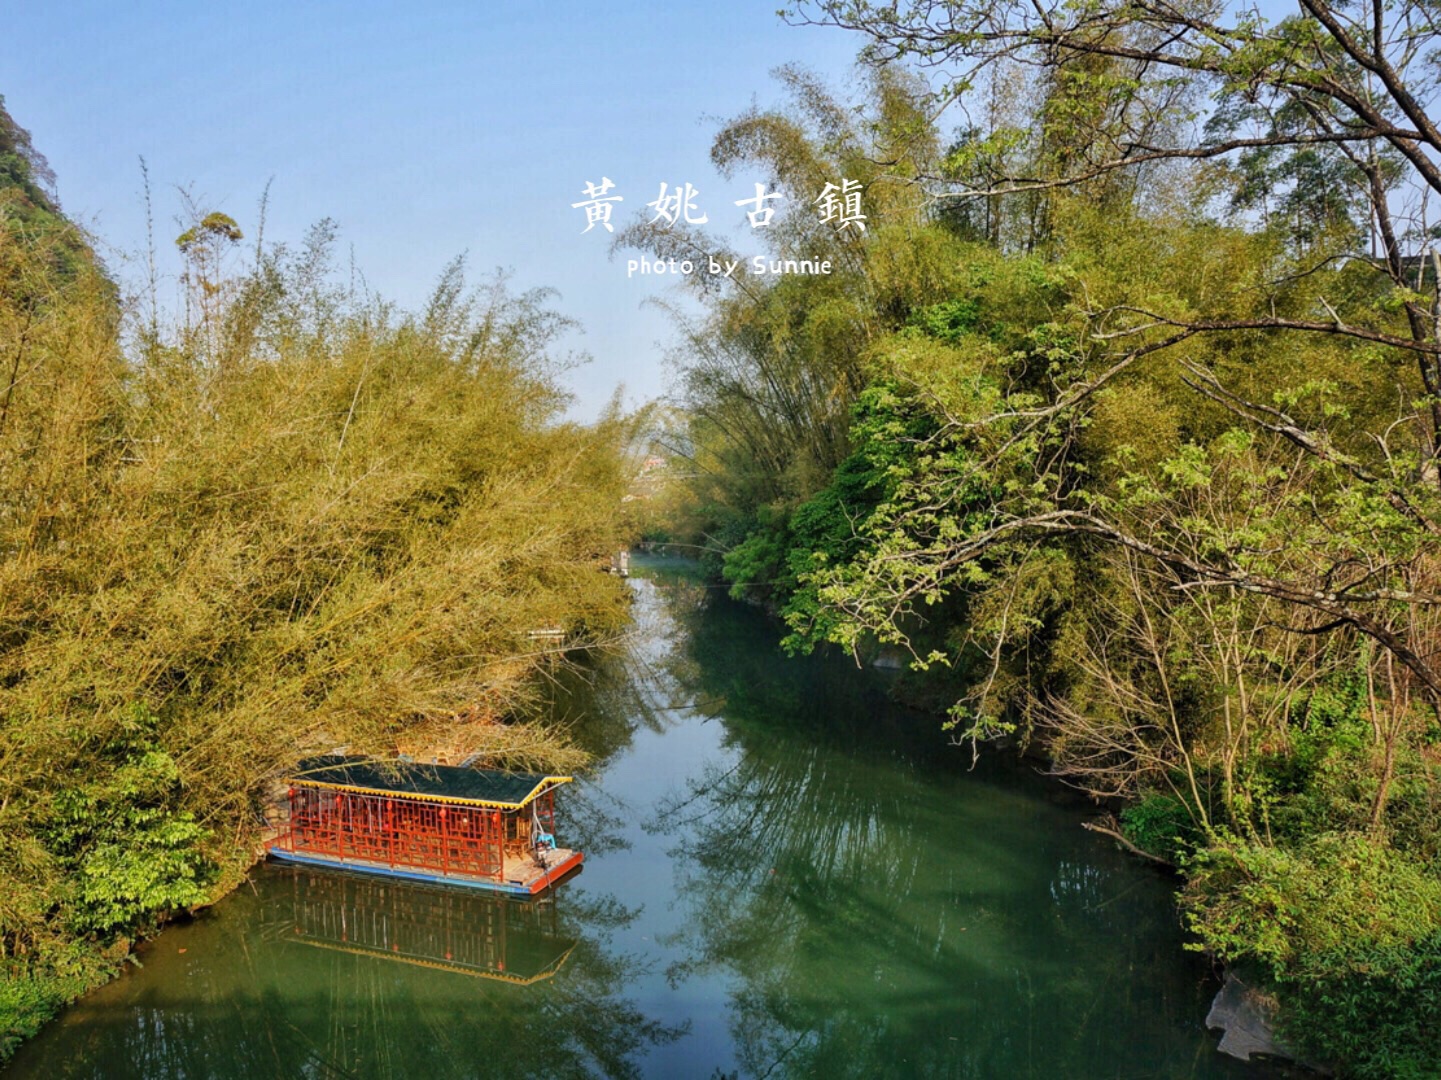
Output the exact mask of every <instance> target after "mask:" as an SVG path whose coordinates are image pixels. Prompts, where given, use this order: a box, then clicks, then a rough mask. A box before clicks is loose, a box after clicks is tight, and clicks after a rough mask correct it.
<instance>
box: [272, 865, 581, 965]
mask: <svg viewBox="0 0 1441 1080" xmlns="http://www.w3.org/2000/svg"><path fill="white" fill-rule="evenodd" d="M281 873H282V874H284V875H285V876H287V877H289V879H290V881H289V884H290V889H289V892H290V917H291V923H292V924H293V929H292V931H291V934H290V938H289V940H290V941H292V942H294V943H297V944H301V945H308V946H313V947H315V948H319V949H332V950H335V951H337V952H345V953H353V954H355V955H358V956H374V957H383V958H384V959H386V960H395V961H398V962H401V963H406V964H415V965H418V966H420V967H429V968H437V969H440V970H444V971H454V972H458V973H460V974H463V975H474V976H477V977H479V978H483V979H495V980H497V981H500V982H509V983H517V984H520V985H529V984H530V983H535V982H540V981H541V980H542V979H548V978H550V977H551V976H552V975H554V974H555V973H556V972H557V971H559V970H560V968H561V965H563V964H564V963H565V961H566V959H567V957H569V956H570V954H571V952H572V951H573V950H574V949H575V946H576V939H575V938H572V937H566V936H565V935H563V934H562V933H561V931H560V923H559V918H560V917H559V914H558V913H557V911H556V908H555V904H553V903H546V902H543V901H542V902H534V901H529V902H527V901H516V900H509V899H507V898H506V897H504V896H499V895H494V894H485V893H480V894H477V893H474V892H470V891H467V890H461V889H457V888H447V887H445V886H428V885H415V884H410V883H399V882H396V881H393V880H388V879H383V878H373V877H367V876H363V875H360V874H350V873H346V872H344V871H332V870H309V869H304V868H299V867H296V868H287V869H285V870H282V871H281Z"/></svg>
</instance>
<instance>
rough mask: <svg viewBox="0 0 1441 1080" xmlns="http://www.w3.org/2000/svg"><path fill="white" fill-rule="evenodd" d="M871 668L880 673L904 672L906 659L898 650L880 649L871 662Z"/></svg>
mask: <svg viewBox="0 0 1441 1080" xmlns="http://www.w3.org/2000/svg"><path fill="white" fill-rule="evenodd" d="M871 667H874V668H879V669H880V670H882V671H905V670H906V658H905V655H904V654H903V653H901V652H900V651H899V650H898V649H882V650H881V651H880V652H879V653H878V654H877V655H876V658H875V659H874V660H872V661H871Z"/></svg>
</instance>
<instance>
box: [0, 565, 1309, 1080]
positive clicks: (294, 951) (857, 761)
mask: <svg viewBox="0 0 1441 1080" xmlns="http://www.w3.org/2000/svg"><path fill="white" fill-rule="evenodd" d="M632 575H633V576H632V577H631V579H630V587H631V588H632V589H633V591H634V594H635V624H634V628H633V633H632V634H631V636H630V639H629V641H628V642H627V643H626V644H625V645H624V646H623V647H621V648H618V649H617V650H616V651H615V652H614V653H613V654H611V655H608V656H605V657H602V658H600V659H599V660H598V661H597V662H596V663H594V664H593V665H591V666H590V667H589V668H588V670H587V671H585V672H584V673H581V674H577V675H575V676H573V677H571V678H568V679H566V680H563V681H562V686H561V688H560V689H558V691H557V694H556V699H557V700H556V702H555V706H554V707H555V709H556V710H557V711H558V713H559V714H560V715H561V716H562V718H564V719H566V720H568V721H569V722H571V723H572V724H573V725H574V728H575V732H576V735H577V737H578V739H579V740H580V741H581V742H582V743H583V744H585V745H586V746H587V747H588V748H589V749H591V750H592V751H593V752H594V753H595V754H596V767H595V768H594V769H593V770H592V771H591V772H590V774H588V775H587V776H585V777H583V778H581V779H580V780H579V781H578V782H577V783H576V784H574V785H571V787H570V788H567V789H565V790H563V791H562V793H561V798H560V799H559V800H558V815H557V818H558V830H557V831H558V838H559V840H560V841H561V843H562V844H564V845H566V846H572V847H580V848H582V849H584V850H585V851H586V855H587V861H586V864H585V867H584V869H583V870H582V872H581V873H580V874H579V875H578V876H577V877H575V878H573V879H571V880H570V881H568V882H566V883H565V884H563V885H562V886H560V887H559V888H558V889H557V890H555V892H554V894H553V895H552V896H550V897H548V898H546V899H543V900H541V901H539V902H532V903H520V902H516V901H511V900H503V899H498V898H494V897H489V896H484V895H476V894H474V893H472V892H470V891H467V890H462V889H448V888H427V887H421V886H415V887H411V886H403V885H397V884H395V883H393V882H388V881H386V882H380V881H375V880H370V879H365V878H363V877H356V876H350V875H345V874H328V873H322V872H312V871H308V870H302V871H296V870H294V869H287V868H281V867H277V866H271V865H264V866H260V867H257V868H256V869H255V871H254V872H253V873H252V875H251V879H250V881H249V883H248V884H247V885H246V886H244V887H242V888H241V889H240V890H238V891H237V892H235V893H234V894H232V895H231V896H229V897H227V898H226V899H225V900H224V901H222V902H221V903H220V904H218V905H216V906H215V907H214V908H212V909H210V910H208V911H206V912H204V913H202V914H201V915H200V916H199V917H197V918H196V919H194V920H193V921H191V922H189V923H186V924H183V925H178V926H175V927H172V928H171V929H168V930H166V931H165V932H164V933H163V934H161V935H160V936H159V937H158V938H156V939H155V940H154V941H151V942H149V943H147V944H146V945H144V946H143V947H142V948H141V950H140V952H139V954H138V960H139V961H140V964H141V965H143V966H136V967H135V968H134V969H133V970H130V971H129V972H128V973H127V974H126V975H125V976H124V977H122V978H120V979H117V980H116V981H115V982H113V983H111V984H110V985H108V986H106V987H103V988H102V989H100V990H99V991H97V992H95V993H93V994H91V995H89V996H87V997H86V998H84V999H83V1000H82V1001H80V1002H79V1003H77V1004H76V1005H75V1006H73V1007H72V1008H70V1009H69V1010H67V1011H66V1012H65V1013H64V1014H63V1015H62V1016H61V1017H60V1018H59V1019H58V1020H56V1021H55V1022H54V1023H52V1024H51V1025H50V1026H49V1027H48V1028H47V1029H46V1030H45V1031H43V1032H42V1033H41V1035H40V1036H39V1037H38V1038H36V1039H35V1040H33V1041H32V1042H31V1043H30V1044H29V1045H27V1046H25V1047H23V1048H22V1050H21V1052H20V1053H19V1054H18V1055H17V1056H16V1058H15V1060H14V1061H13V1063H12V1065H11V1067H10V1068H9V1070H7V1073H8V1075H10V1076H13V1077H16V1078H22V1077H23V1078H30V1077H36V1078H40V1077H43V1078H45V1080H54V1078H60V1077H104V1078H107V1080H108V1078H123V1077H146V1078H153V1077H175V1078H180V1077H193V1078H197V1080H198V1078H207V1080H208V1078H217V1077H220V1078H227V1077H247V1078H253V1077H269V1076H275V1077H291V1076H294V1077H314V1078H332V1077H335V1078H339V1077H426V1078H432V1077H581V1076H604V1077H697V1078H701V1080H707V1078H713V1080H720V1078H731V1077H746V1078H753V1080H761V1078H775V1080H779V1078H783V1077H856V1078H867V1080H869V1078H873V1077H897V1078H900V1077H957V1078H959V1077H977V1078H979V1077H986V1078H989V1077H996V1078H1002V1077H1004V1078H1014V1077H1034V1078H1038V1080H1039V1078H1047V1080H1049V1078H1056V1077H1076V1078H1086V1077H1097V1078H1099V1077H1108V1078H1130V1077H1135V1078H1141V1077H1187V1078H1212V1077H1247V1078H1251V1080H1257V1078H1262V1077H1274V1076H1278V1075H1281V1073H1279V1072H1278V1071H1275V1070H1272V1069H1269V1068H1267V1067H1265V1066H1260V1065H1245V1064H1242V1063H1240V1062H1235V1061H1232V1060H1230V1059H1228V1058H1226V1057H1223V1056H1222V1055H1220V1054H1218V1053H1217V1052H1216V1050H1215V1044H1216V1038H1215V1036H1214V1035H1212V1034H1209V1033H1208V1032H1207V1031H1206V1030H1205V1028H1204V1026H1203V1023H1202V1021H1203V1018H1204V1017H1205V1015H1206V1010H1207V1006H1208V1004H1209V1001H1210V998H1211V996H1212V995H1213V994H1214V993H1215V991H1216V989H1217V985H1216V983H1215V981H1214V978H1213V975H1212V972H1211V970H1210V968H1209V965H1207V964H1206V963H1205V962H1204V961H1203V960H1202V959H1201V958H1199V957H1197V956H1195V955H1194V954H1192V953H1188V952H1186V951H1184V949H1183V942H1184V936H1183V934H1182V932H1181V929H1180V926H1179V923H1178V916H1177V914H1176V911H1175V908H1174V905H1173V903H1172V901H1171V897H1170V890H1171V887H1172V884H1173V883H1172V882H1171V881H1170V880H1169V879H1168V878H1167V877H1166V876H1165V875H1164V874H1162V873H1160V872H1158V871H1156V870H1155V869H1153V868H1152V867H1150V866H1147V865H1143V864H1142V863H1141V862H1140V861H1139V860H1136V859H1134V858H1130V857H1127V856H1125V855H1123V854H1122V853H1120V852H1118V851H1117V850H1116V848H1115V845H1114V844H1113V843H1111V842H1110V841H1108V840H1106V839H1105V838H1103V837H1099V836H1096V835H1094V834H1092V833H1089V832H1086V831H1085V830H1083V829H1081V827H1080V823H1081V822H1082V821H1084V820H1085V818H1086V816H1087V813H1088V808H1087V806H1086V804H1085V803H1084V802H1083V801H1081V800H1079V799H1078V798H1076V797H1075V796H1074V795H1073V794H1072V793H1070V792H1068V791H1067V790H1066V789H1065V788H1063V787H1061V786H1060V785H1058V784H1056V783H1055V782H1054V781H1049V780H1046V779H1044V778H1042V777H1040V776H1037V775H1036V774H1035V771H1034V770H1033V769H1031V768H1029V767H1027V766H1026V765H1025V764H1023V763H1019V762H1017V761H1015V760H1013V759H1012V756H1011V755H1009V754H1006V753H1003V752H992V753H989V754H983V755H982V757H981V760H980V762H979V764H978V765H976V767H974V768H972V767H971V759H970V755H969V753H966V752H962V751H959V750H957V749H956V748H954V747H949V746H947V744H946V739H945V736H944V735H943V734H942V733H941V732H940V730H939V725H938V723H937V721H936V720H935V718H934V717H929V716H924V715H921V714H918V713H914V712H910V711H908V710H905V709H902V708H899V707H897V706H895V705H893V704H891V703H890V702H889V701H888V700H887V698H886V695H885V692H884V690H885V688H884V677H883V676H881V675H879V674H877V673H874V672H868V671H860V670H858V669H856V667H855V666H854V665H853V664H851V663H849V662H848V661H846V660H845V659H844V658H837V657H829V658H820V657H813V658H808V659H804V660H788V659H786V658H785V657H784V656H783V655H782V654H781V653H780V651H779V649H778V647H777V646H776V643H775V639H776V633H775V628H774V626H773V625H772V624H770V623H768V622H767V621H766V619H765V618H764V616H762V615H761V614H760V613H758V612H756V611H754V610H752V609H750V608H746V607H744V606H741V605H737V604H734V603H731V602H730V601H728V600H726V599H724V597H723V595H722V594H720V593H719V592H717V591H714V590H709V589H706V588H704V587H702V586H701V584H700V583H699V581H698V579H697V578H696V577H695V574H694V570H693V568H692V567H691V566H690V565H689V564H685V563H681V562H679V561H670V560H665V559H659V558H637V559H635V560H634V561H633V562H632Z"/></svg>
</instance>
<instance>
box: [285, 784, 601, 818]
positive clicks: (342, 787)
mask: <svg viewBox="0 0 1441 1080" xmlns="http://www.w3.org/2000/svg"><path fill="white" fill-rule="evenodd" d="M574 779H575V777H573V776H546V777H542V778H541V781H540V783H538V784H536V785H535V787H533V788H531V789H530V792H529V793H528V794H527V795H526V796H525V798H523V799H521V800H520V802H500V801H497V800H493V799H461V798H457V797H456V796H454V795H425V794H422V793H421V792H418V791H395V790H392V789H389V788H368V787H355V786H353V785H351V784H328V783H326V782H325V781H323V780H307V779H306V778H305V777H303V776H294V777H291V779H290V783H291V784H293V785H295V786H297V787H314V788H328V789H330V790H331V791H344V792H347V793H348V794H351V795H383V796H385V797H386V798H395V799H412V800H414V801H415V802H427V803H451V804H453V805H455V806H485V807H489V808H491V809H493V810H522V809H524V808H525V807H527V806H529V805H530V804H531V803H532V802H534V801H535V799H536V798H537V797H539V796H541V795H543V794H545V793H546V792H547V791H549V790H550V789H551V788H552V787H556V786H559V785H561V784H569V783H571V782H572V781H574Z"/></svg>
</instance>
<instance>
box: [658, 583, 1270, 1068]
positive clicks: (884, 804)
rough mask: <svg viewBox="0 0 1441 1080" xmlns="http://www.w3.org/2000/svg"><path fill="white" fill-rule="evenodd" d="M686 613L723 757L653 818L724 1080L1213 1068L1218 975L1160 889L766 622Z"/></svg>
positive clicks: (924, 723)
mask: <svg viewBox="0 0 1441 1080" xmlns="http://www.w3.org/2000/svg"><path fill="white" fill-rule="evenodd" d="M675 617H676V619H677V620H678V621H679V622H681V623H682V624H684V625H685V626H686V631H687V632H686V633H684V634H682V635H679V638H680V640H681V641H683V642H685V643H686V646H687V649H688V650H689V651H688V655H685V656H679V657H673V658H671V659H670V661H669V666H668V669H667V670H668V672H669V674H670V675H671V677H672V679H673V680H674V687H675V689H676V690H678V691H679V692H681V693H683V694H690V695H694V696H696V697H699V698H708V699H715V700H724V701H725V702H726V707H725V726H726V732H727V745H728V748H729V749H730V751H731V754H730V755H729V756H728V757H727V758H726V759H725V760H722V761H715V762H712V763H711V764H710V765H709V766H708V767H707V768H705V769H702V770H700V771H699V772H698V773H697V774H696V775H695V776H693V777H692V778H691V780H690V781H689V782H688V783H687V784H686V785H685V787H684V789H683V790H680V791H678V792H676V793H675V794H674V795H673V796H672V797H671V798H670V799H668V800H667V801H665V802H664V803H663V804H662V805H661V806H660V807H659V808H658V810H657V812H656V813H654V814H653V815H652V817H651V819H650V821H649V822H648V826H649V828H650V830H651V831H652V832H653V833H654V834H655V835H657V836H659V837H663V838H664V839H665V840H666V842H667V844H668V851H669V853H670V854H671V856H672V857H673V858H674V859H675V860H676V877H677V888H676V895H677V903H678V904H679V905H681V907H682V908H683V911H684V920H683V928H682V929H681V930H679V931H677V932H676V933H674V934H673V935H672V936H671V937H670V938H669V939H668V940H667V942H666V944H667V945H669V946H670V947H671V948H672V949H674V950H675V951H676V953H677V954H678V958H677V959H675V960H674V961H673V962H672V963H671V965H670V966H669V968H668V970H667V974H668V977H669V979H670V981H671V983H672V985H673V986H675V987H676V988H677V989H680V990H683V989H684V988H685V987H686V986H687V985H688V984H689V983H690V982H691V981H693V980H697V979H718V978H727V979H729V980H731V981H732V983H733V986H734V989H733V991H732V992H731V993H730V995H729V998H728V1001H727V1003H726V1009H727V1011H728V1016H729V1030H730V1033H731V1037H732V1039H733V1042H734V1049H735V1054H736V1065H737V1067H736V1068H735V1070H734V1073H735V1074H738V1075H743V1076H750V1077H761V1076H768V1077H781V1076H794V1077H811V1076H827V1077H830V1076H838V1077H847V1076H854V1077H875V1076H897V1077H912V1076H921V1077H930V1076H936V1077H941V1076H945V1077H1014V1076H1035V1077H1052V1076H1070V1077H1081V1076H1107V1077H1125V1076H1136V1077H1154V1076H1168V1077H1213V1076H1214V1077H1220V1076H1241V1075H1245V1076H1252V1077H1255V1076H1259V1075H1265V1074H1263V1073H1262V1072H1261V1071H1260V1070H1259V1069H1258V1068H1247V1067H1246V1066H1243V1065H1240V1064H1239V1063H1234V1062H1231V1061H1229V1060H1227V1059H1224V1058H1221V1057H1220V1056H1218V1055H1217V1054H1216V1053H1215V1052H1214V1049H1213V1047H1214V1041H1213V1040H1212V1038H1211V1037H1210V1036H1208V1035H1207V1033H1206V1032H1205V1031H1204V1029H1203V1028H1202V1026H1201V1020H1202V1017H1204V1015H1205V1012H1206V1003H1207V999H1208V995H1209V994H1211V993H1213V992H1214V985H1213V984H1212V983H1211V982H1210V981H1209V979H1208V977H1207V976H1208V972H1207V971H1206V970H1205V969H1204V968H1203V967H1202V966H1201V965H1199V964H1197V963H1196V962H1194V958H1191V957H1189V956H1188V954H1186V953H1185V952H1183V950H1182V939H1181V934H1180V931H1179V927H1178V926H1177V923H1176V916H1175V913H1174V908H1173V906H1172V905H1171V903H1170V901H1169V895H1168V894H1169V889H1170V887H1171V884H1172V883H1171V882H1169V881H1168V880H1167V879H1166V878H1165V877H1164V876H1162V875H1160V874H1156V873H1153V872H1152V871H1150V870H1149V869H1148V868H1145V867H1139V866H1137V865H1136V864H1135V863H1133V862H1130V861H1127V860H1126V859H1124V857H1122V856H1120V855H1118V854H1117V853H1116V852H1115V851H1114V850H1113V849H1112V848H1111V847H1110V846H1109V845H1107V844H1105V843H1104V842H1100V841H1098V840H1097V838H1095V837H1093V836H1091V835H1090V834H1088V833H1085V832H1084V831H1083V830H1081V829H1080V828H1079V822H1080V821H1081V820H1082V817H1081V816H1080V814H1079V812H1078V810H1079V808H1077V807H1076V806H1074V805H1069V804H1070V802H1071V800H1070V798H1069V797H1068V796H1066V795H1065V794H1064V793H1062V792H1058V791H1056V790H1055V789H1054V788H1052V787H1051V786H1049V785H1047V784H1045V782H1044V781H1041V780H1039V779H1038V778H1037V777H1035V776H1033V775H1031V774H1029V772H1028V771H1027V770H1025V769H1024V768H1023V767H1019V766H1017V765H1015V764H1014V763H1011V762H1007V761H1006V760H1004V759H1002V758H999V757H996V758H994V759H987V760H984V761H983V762H982V765H981V767H980V768H978V769H977V770H975V771H968V770H967V769H966V768H965V766H967V765H969V758H968V756H965V757H963V756H962V755H958V754H953V753H948V752H946V749H945V747H944V745H943V737H942V736H941V734H940V733H939V731H938V730H937V725H936V722H935V720H934V719H933V718H931V717H926V716H919V715H916V714H913V713H909V712H907V711H906V710H904V709H900V708H898V707H896V706H894V705H893V704H891V703H889V702H888V701H887V700H886V695H885V693H884V687H883V685H881V684H880V683H879V681H878V680H877V679H876V678H874V677H872V676H871V675H870V674H869V673H866V672H861V671H857V670H855V669H854V668H853V667H847V666H845V665H837V664H835V663H832V662H829V661H826V660H810V661H795V660H785V659H783V658H782V657H780V656H779V654H778V652H777V651H776V650H775V649H774V648H773V646H771V645H770V644H769V642H770V641H771V640H773V638H770V637H769V633H768V631H769V628H768V627H767V626H765V625H764V624H763V623H762V622H761V620H760V618H759V616H758V615H757V614H756V613H754V612H752V611H749V610H747V609H743V608H740V607H738V606H736V605H731V604H729V603H727V602H724V601H719V600H717V601H714V602H713V603H712V604H711V605H710V610H708V611H706V612H705V613H704V615H703V616H700V617H698V616H697V615H696V612H695V610H694V608H693V607H692V606H691V605H690V604H689V603H684V604H682V605H680V606H679V607H678V610H677V611H676V613H675Z"/></svg>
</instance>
